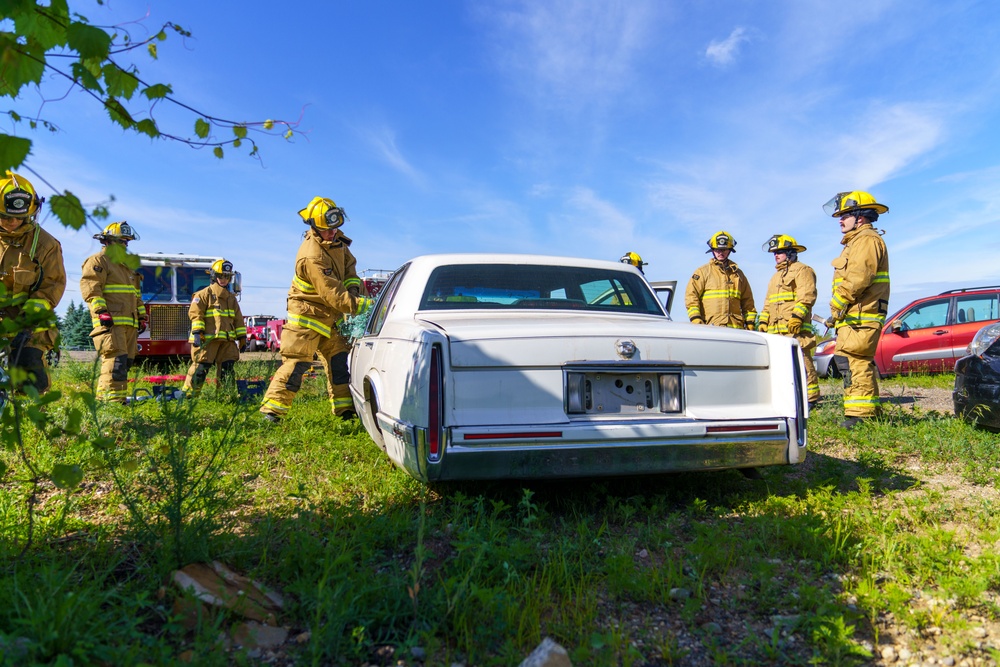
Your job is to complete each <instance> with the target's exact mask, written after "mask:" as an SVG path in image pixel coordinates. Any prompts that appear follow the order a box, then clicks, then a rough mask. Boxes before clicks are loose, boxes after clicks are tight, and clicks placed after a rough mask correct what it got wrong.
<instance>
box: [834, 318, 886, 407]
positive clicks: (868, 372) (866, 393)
mask: <svg viewBox="0 0 1000 667" xmlns="http://www.w3.org/2000/svg"><path fill="white" fill-rule="evenodd" d="M880 332H881V328H876V327H852V326H848V325H842V326H840V327H839V328H838V329H837V351H836V353H837V355H839V356H840V357H842V358H843V359H836V362H837V368H838V370H840V373H841V375H843V376H844V416H846V417H874V416H876V415H877V414H878V411H879V410H878V408H879V395H878V368H876V366H875V348H876V347H877V346H878V337H879V333H880Z"/></svg>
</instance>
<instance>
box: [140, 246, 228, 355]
mask: <svg viewBox="0 0 1000 667" xmlns="http://www.w3.org/2000/svg"><path fill="white" fill-rule="evenodd" d="M219 259H222V258H221V257H207V256H201V255H184V254H181V253H178V254H176V255H165V254H163V253H152V254H140V255H139V275H140V276H141V278H142V302H143V304H144V305H145V307H146V313H147V315H148V317H149V326H148V328H147V329H146V331H145V332H143V333H141V334H139V357H145V358H150V357H171V356H188V355H190V354H191V344H190V343H188V334H190V332H191V321H190V320H189V319H188V308H190V307H191V297H192V296H193V295H194V293H195V292H197V291H198V290H200V289H202V288H204V287H208V285H209V280H210V278H209V275H208V270H209V269H210V268H211V266H212V263H213V262H215V261H216V260H219ZM241 285H242V277H241V276H240V274H239V272H236V273H235V274H234V275H233V279H232V280H231V281H230V282H229V291H230V292H233V293H234V294H236V295H237V296H239V294H240V291H241Z"/></svg>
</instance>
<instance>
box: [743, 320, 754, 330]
mask: <svg viewBox="0 0 1000 667" xmlns="http://www.w3.org/2000/svg"><path fill="white" fill-rule="evenodd" d="M743 328H744V329H746V330H747V331H754V330H755V329H756V328H757V323H756V322H754V321H753V320H747V321H746V322H745V323H744V324H743Z"/></svg>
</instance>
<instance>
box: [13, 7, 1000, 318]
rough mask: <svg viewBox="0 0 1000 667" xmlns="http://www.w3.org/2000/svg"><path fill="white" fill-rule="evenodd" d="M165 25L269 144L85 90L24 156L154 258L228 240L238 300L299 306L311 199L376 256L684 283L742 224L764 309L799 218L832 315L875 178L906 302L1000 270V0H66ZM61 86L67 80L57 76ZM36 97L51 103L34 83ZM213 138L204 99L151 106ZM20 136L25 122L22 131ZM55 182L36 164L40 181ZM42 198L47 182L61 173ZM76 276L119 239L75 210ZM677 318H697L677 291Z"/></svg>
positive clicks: (133, 26) (102, 17)
mask: <svg viewBox="0 0 1000 667" xmlns="http://www.w3.org/2000/svg"><path fill="white" fill-rule="evenodd" d="M71 8H73V9H74V10H76V11H79V12H81V13H83V14H84V15H86V16H87V17H88V18H89V19H90V20H91V21H92V22H94V23H95V24H101V25H123V26H124V25H127V27H128V28H129V30H130V31H131V32H132V34H133V37H134V38H143V37H145V36H146V32H147V31H155V30H157V29H158V28H159V26H160V25H161V24H162V23H163V22H165V21H174V22H175V23H177V24H180V25H181V26H183V27H184V28H186V29H188V30H190V31H192V33H193V37H192V38H190V39H181V38H178V37H176V36H171V37H170V38H169V39H168V40H167V41H166V42H163V43H161V44H160V46H159V54H160V57H159V60H156V61H153V60H151V59H150V58H148V57H146V56H145V54H144V53H140V54H137V56H136V58H135V62H136V64H137V65H138V67H139V70H140V75H141V76H142V77H143V78H144V79H146V80H147V81H149V82H154V81H156V82H165V83H170V84H171V85H172V86H173V89H174V95H175V96H176V97H177V98H178V99H180V100H182V101H183V102H185V103H186V104H189V105H191V106H193V107H196V108H198V109H200V110H202V111H204V112H206V113H211V114H213V115H215V116H220V117H225V118H229V119H233V120H247V121H254V120H263V119H265V118H275V119H284V120H293V121H294V120H297V119H299V118H300V117H301V122H300V125H299V126H298V129H299V130H300V131H302V133H303V134H301V135H299V136H296V137H295V138H294V139H293V140H292V141H290V142H286V141H284V140H282V139H281V138H279V137H278V136H275V137H274V138H267V137H263V136H262V137H259V138H258V143H259V145H260V151H261V156H262V160H261V161H256V160H253V159H250V158H247V157H246V154H245V152H239V151H228V152H227V156H226V158H225V159H224V160H218V159H216V158H214V157H212V155H211V154H210V152H208V151H195V150H192V149H190V148H188V147H186V146H183V145H180V144H176V143H172V142H168V141H150V140H148V139H147V138H144V137H140V136H136V135H132V134H124V133H123V132H122V131H121V130H120V129H118V128H117V127H116V126H113V125H112V124H111V123H110V122H109V121H108V120H107V118H106V116H105V115H104V114H103V112H102V110H101V109H100V108H98V107H97V106H96V105H95V104H93V103H92V102H91V101H90V100H89V99H87V98H85V97H84V96H83V95H82V94H80V93H78V92H70V93H69V94H68V95H67V96H66V97H65V98H64V99H61V100H60V101H52V102H49V103H46V104H45V105H44V106H42V107H41V109H40V111H38V113H39V114H40V115H42V116H43V117H45V118H47V119H49V120H51V121H53V122H55V123H56V124H57V125H58V126H59V129H60V131H59V132H57V133H48V132H44V131H39V132H35V133H33V134H32V135H31V136H32V138H33V139H34V140H35V146H34V151H33V154H32V156H31V157H30V160H29V165H30V166H31V167H32V168H33V169H34V170H36V171H37V172H38V173H39V174H41V175H42V176H43V177H44V178H45V179H46V180H47V181H48V182H49V183H51V184H52V185H53V186H55V187H57V188H58V189H60V190H61V189H69V190H71V191H73V192H74V193H76V194H77V195H78V196H80V197H81V199H83V200H84V201H85V202H97V201H101V200H104V199H106V197H107V195H109V194H114V196H115V197H116V199H117V201H116V202H115V204H114V205H113V207H112V216H113V218H112V219H125V220H128V221H129V222H130V223H132V224H133V225H134V226H135V228H136V229H137V230H138V231H139V233H140V235H141V240H140V241H137V242H135V243H133V244H132V245H131V249H132V250H133V251H135V252H157V251H160V252H165V253H176V252H184V253H189V254H210V255H224V256H226V257H227V258H229V259H231V260H232V261H233V262H234V263H235V265H236V268H237V270H239V271H241V272H242V273H243V275H244V284H245V286H246V287H245V290H244V295H243V298H242V308H243V312H244V313H247V314H250V313H268V314H274V315H279V316H283V315H284V313H285V294H286V292H287V289H288V286H289V283H290V280H291V275H292V273H291V271H292V263H293V259H294V256H295V251H296V249H297V247H298V244H299V241H300V234H301V232H302V231H303V230H304V228H305V227H304V225H303V224H302V223H301V221H300V219H299V217H298V216H297V213H296V212H297V211H298V210H299V209H300V208H302V207H303V206H305V204H306V203H307V202H308V201H309V200H310V199H311V198H312V197H313V196H316V195H320V196H326V197H331V198H333V199H335V200H336V201H337V203H338V204H339V205H341V206H343V207H344V208H345V209H346V211H347V213H348V215H349V217H350V219H351V220H350V222H349V223H348V224H347V225H346V226H345V227H344V231H345V233H346V234H347V235H348V236H350V237H352V238H353V240H354V244H353V246H352V250H353V251H354V253H355V255H356V256H357V258H358V268H359V269H392V268H395V267H397V266H399V265H400V264H402V263H403V262H405V261H406V260H407V259H409V258H410V257H413V256H416V255H419V254H424V253H434V252H456V251H473V252H482V251H494V250H496V251H503V252H525V253H545V254H556V255H569V256H579V257H590V258H604V259H612V260H615V259H618V257H620V256H621V255H622V254H624V253H625V252H627V251H630V250H631V251H636V252H638V253H639V254H641V255H642V257H643V258H644V259H645V260H646V261H647V262H648V263H649V266H648V267H647V269H646V273H647V276H648V277H649V278H650V279H654V280H665V279H676V280H678V281H679V283H680V289H681V290H683V286H684V285H685V284H686V282H687V280H688V279H689V278H690V276H691V274H692V273H693V271H694V269H696V268H697V267H698V266H700V265H701V264H703V263H704V262H706V261H707V259H708V256H707V255H705V250H706V249H707V246H706V244H705V243H706V240H707V239H708V238H709V236H710V235H711V234H712V233H713V232H715V231H717V230H720V229H724V230H727V231H729V232H731V233H732V234H733V235H734V236H735V238H736V240H737V243H738V245H737V252H736V254H735V255H734V256H733V259H734V260H736V261H737V262H738V263H739V265H740V266H741V267H742V268H743V269H744V271H745V272H746V274H747V276H748V277H749V279H750V282H751V284H752V286H753V289H754V295H755V297H756V299H757V303H758V306H761V305H763V304H762V302H763V297H764V292H765V290H766V287H767V283H768V280H769V279H770V277H771V275H772V273H773V259H772V257H771V255H769V254H767V253H765V252H763V251H762V250H761V244H762V243H764V242H765V241H766V240H767V239H768V238H769V237H770V236H771V235H772V234H775V233H785V234H791V235H793V236H794V237H795V238H796V239H797V240H798V241H799V242H800V243H802V244H803V245H805V246H807V247H808V251H807V252H805V253H802V254H801V255H800V259H801V260H802V261H803V262H805V263H807V264H809V265H811V266H813V267H814V268H815V269H816V272H817V276H818V280H819V286H820V296H819V301H818V303H817V308H816V312H817V313H818V314H821V315H824V316H825V315H826V314H827V313H828V307H827V305H826V304H827V303H828V302H829V296H830V294H829V284H830V279H831V277H832V268H831V267H830V262H831V261H832V260H833V259H834V258H835V257H836V256H837V255H838V254H839V252H840V245H839V241H840V233H839V229H838V226H837V223H836V221H835V220H833V219H832V218H829V217H826V216H825V215H824V213H823V211H822V205H823V203H824V202H826V201H827V200H828V199H829V198H830V197H831V196H832V195H833V194H835V193H836V192H839V191H845V190H854V189H862V190H867V191H869V192H871V193H872V194H873V195H874V196H875V197H876V199H877V200H878V201H879V202H882V203H885V204H886V205H888V206H889V208H890V212H889V213H887V214H885V215H884V216H882V218H881V220H879V222H878V224H877V227H879V228H882V229H884V230H885V231H886V234H885V237H884V238H885V241H886V243H887V244H888V247H889V252H890V269H891V276H892V301H891V303H890V309H891V310H896V309H898V308H900V307H902V306H904V305H905V304H906V303H907V302H908V301H910V300H912V299H913V298H916V297H918V296H923V295H926V294H930V293H935V292H939V291H941V290H944V289H950V288H957V287H962V286H973V285H984V284H1000V262H998V261H997V256H998V251H1000V233H998V232H997V221H998V218H1000V114H998V111H1000V49H997V48H996V44H997V43H1000V5H998V4H997V3H996V2H995V0H983V1H963V0H957V1H952V2H947V3H942V2H938V1H936V0H906V1H894V0H866V1H865V2H855V1H853V0H846V1H845V0H838V1H837V2H832V1H831V2H819V1H812V0H728V1H722V0H701V1H698V2H680V1H668V0H656V1H646V0H626V1H623V2H598V1H596V0H594V1H579V2H576V1H569V0H551V1H530V0H526V1H524V2H520V1H511V2H507V1H503V2H494V1H488V0H483V1H476V2H459V1H454V0H436V1H434V2H411V1H405V2H404V1H402V0H400V1H388V0H385V1H380V2H339V1H338V2H299V3H286V4H284V5H275V4H274V3H264V2H259V1H257V0H242V1H240V2H231V1H228V0H216V1H213V2H198V3H195V2H190V1H189V0H171V1H170V2H166V1H165V0H157V1H153V2H150V3H149V4H147V3H146V2H134V1H132V0H110V2H108V3H107V5H105V6H104V7H101V6H98V5H97V4H96V3H93V2H89V1H87V2H71ZM47 91H48V92H49V94H50V95H51V96H52V97H62V96H63V94H64V93H65V86H63V87H61V88H60V87H59V86H52V87H49V88H47ZM18 108H19V109H21V110H22V111H27V112H28V115H30V114H31V113H32V112H35V111H36V110H37V109H38V100H37V99H36V98H33V97H31V96H29V97H25V98H24V99H23V100H21V101H20V102H19V107H18ZM156 117H157V119H158V122H159V123H160V125H161V129H162V130H163V131H166V132H174V133H179V134H184V135H186V136H190V135H192V134H193V131H192V127H193V122H194V117H192V116H189V115H182V114H176V113H172V112H169V110H167V109H164V108H159V109H158V110H157V111H156ZM18 131H19V132H25V130H23V129H20V130H18ZM36 184H38V182H37V180H36ZM39 189H40V190H41V192H42V194H48V192H47V190H48V189H47V188H46V187H45V186H44V185H39ZM45 226H46V228H47V229H49V230H50V231H52V232H53V233H55V234H56V236H57V237H59V238H60V240H61V241H62V242H63V249H64V253H65V257H66V265H67V270H68V273H69V276H70V278H69V281H70V284H69V287H68V289H67V293H66V296H65V297H64V299H63V303H62V304H61V306H60V311H62V310H64V309H65V306H66V305H68V304H69V302H70V300H74V301H76V302H79V301H80V293H79V276H80V270H79V267H80V265H81V263H82V262H83V260H84V258H85V257H86V256H87V255H89V254H91V253H93V252H95V251H96V250H97V249H98V247H99V246H98V244H97V242H96V241H94V240H92V239H91V235H92V234H93V233H94V232H95V231H96V230H94V229H88V230H86V231H85V232H77V233H74V232H72V231H70V230H65V229H63V228H61V227H59V226H58V224H57V222H56V221H55V220H54V219H53V218H51V216H50V217H49V218H48V219H47V220H46V221H45ZM673 314H674V316H675V317H677V318H679V319H685V316H684V310H683V307H682V306H678V305H677V304H676V303H675V306H674V309H673Z"/></svg>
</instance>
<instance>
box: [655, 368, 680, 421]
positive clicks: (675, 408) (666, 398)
mask: <svg viewBox="0 0 1000 667" xmlns="http://www.w3.org/2000/svg"><path fill="white" fill-rule="evenodd" d="M680 411H681V376H680V375H679V374H678V373H664V374H662V375H660V412H680Z"/></svg>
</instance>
